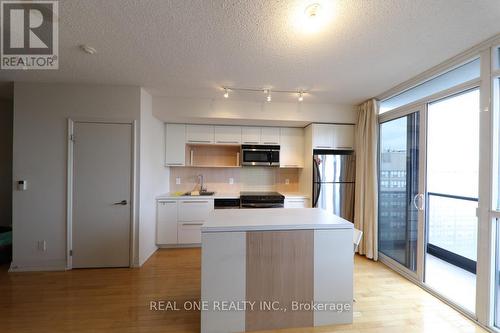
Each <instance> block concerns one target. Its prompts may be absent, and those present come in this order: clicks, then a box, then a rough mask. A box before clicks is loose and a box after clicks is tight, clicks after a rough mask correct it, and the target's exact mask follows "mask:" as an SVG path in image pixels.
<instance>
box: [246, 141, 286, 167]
mask: <svg viewBox="0 0 500 333" xmlns="http://www.w3.org/2000/svg"><path fill="white" fill-rule="evenodd" d="M241 165H247V166H272V167H279V166H280V146H277V145H276V146H274V145H273V146H267V145H242V146H241Z"/></svg>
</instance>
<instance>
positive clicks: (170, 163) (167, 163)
mask: <svg viewBox="0 0 500 333" xmlns="http://www.w3.org/2000/svg"><path fill="white" fill-rule="evenodd" d="M167 165H183V164H182V163H167Z"/></svg>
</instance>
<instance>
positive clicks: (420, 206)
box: [413, 193, 424, 211]
mask: <svg viewBox="0 0 500 333" xmlns="http://www.w3.org/2000/svg"><path fill="white" fill-rule="evenodd" d="M413 206H415V208H416V209H417V210H418V211H423V210H424V195H423V194H422V193H419V194H417V195H415V196H414V197H413Z"/></svg>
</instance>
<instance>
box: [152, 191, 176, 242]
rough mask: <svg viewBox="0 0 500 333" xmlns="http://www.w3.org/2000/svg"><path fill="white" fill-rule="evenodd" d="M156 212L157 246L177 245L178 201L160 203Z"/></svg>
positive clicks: (162, 201)
mask: <svg viewBox="0 0 500 333" xmlns="http://www.w3.org/2000/svg"><path fill="white" fill-rule="evenodd" d="M156 210H157V211H156V214H157V216H156V244H162V245H171V244H177V201H176V200H161V201H158V202H157V205H156Z"/></svg>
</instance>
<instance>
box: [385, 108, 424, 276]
mask: <svg viewBox="0 0 500 333" xmlns="http://www.w3.org/2000/svg"><path fill="white" fill-rule="evenodd" d="M419 122H420V112H418V111H417V112H412V113H410V114H407V115H405V116H402V117H399V118H396V119H391V120H388V121H386V122H382V123H381V124H380V143H379V144H380V146H379V252H380V253H382V254H383V255H385V256H386V257H388V258H390V259H391V260H394V261H395V262H396V263H398V264H399V265H402V266H403V267H405V268H406V269H408V270H409V271H410V272H413V273H416V272H417V257H418V235H419V230H418V226H419V223H418V220H419V214H418V210H417V207H416V206H415V205H414V200H415V199H416V198H418V192H419V190H418V189H419V152H420V149H419V127H420V126H419Z"/></svg>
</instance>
